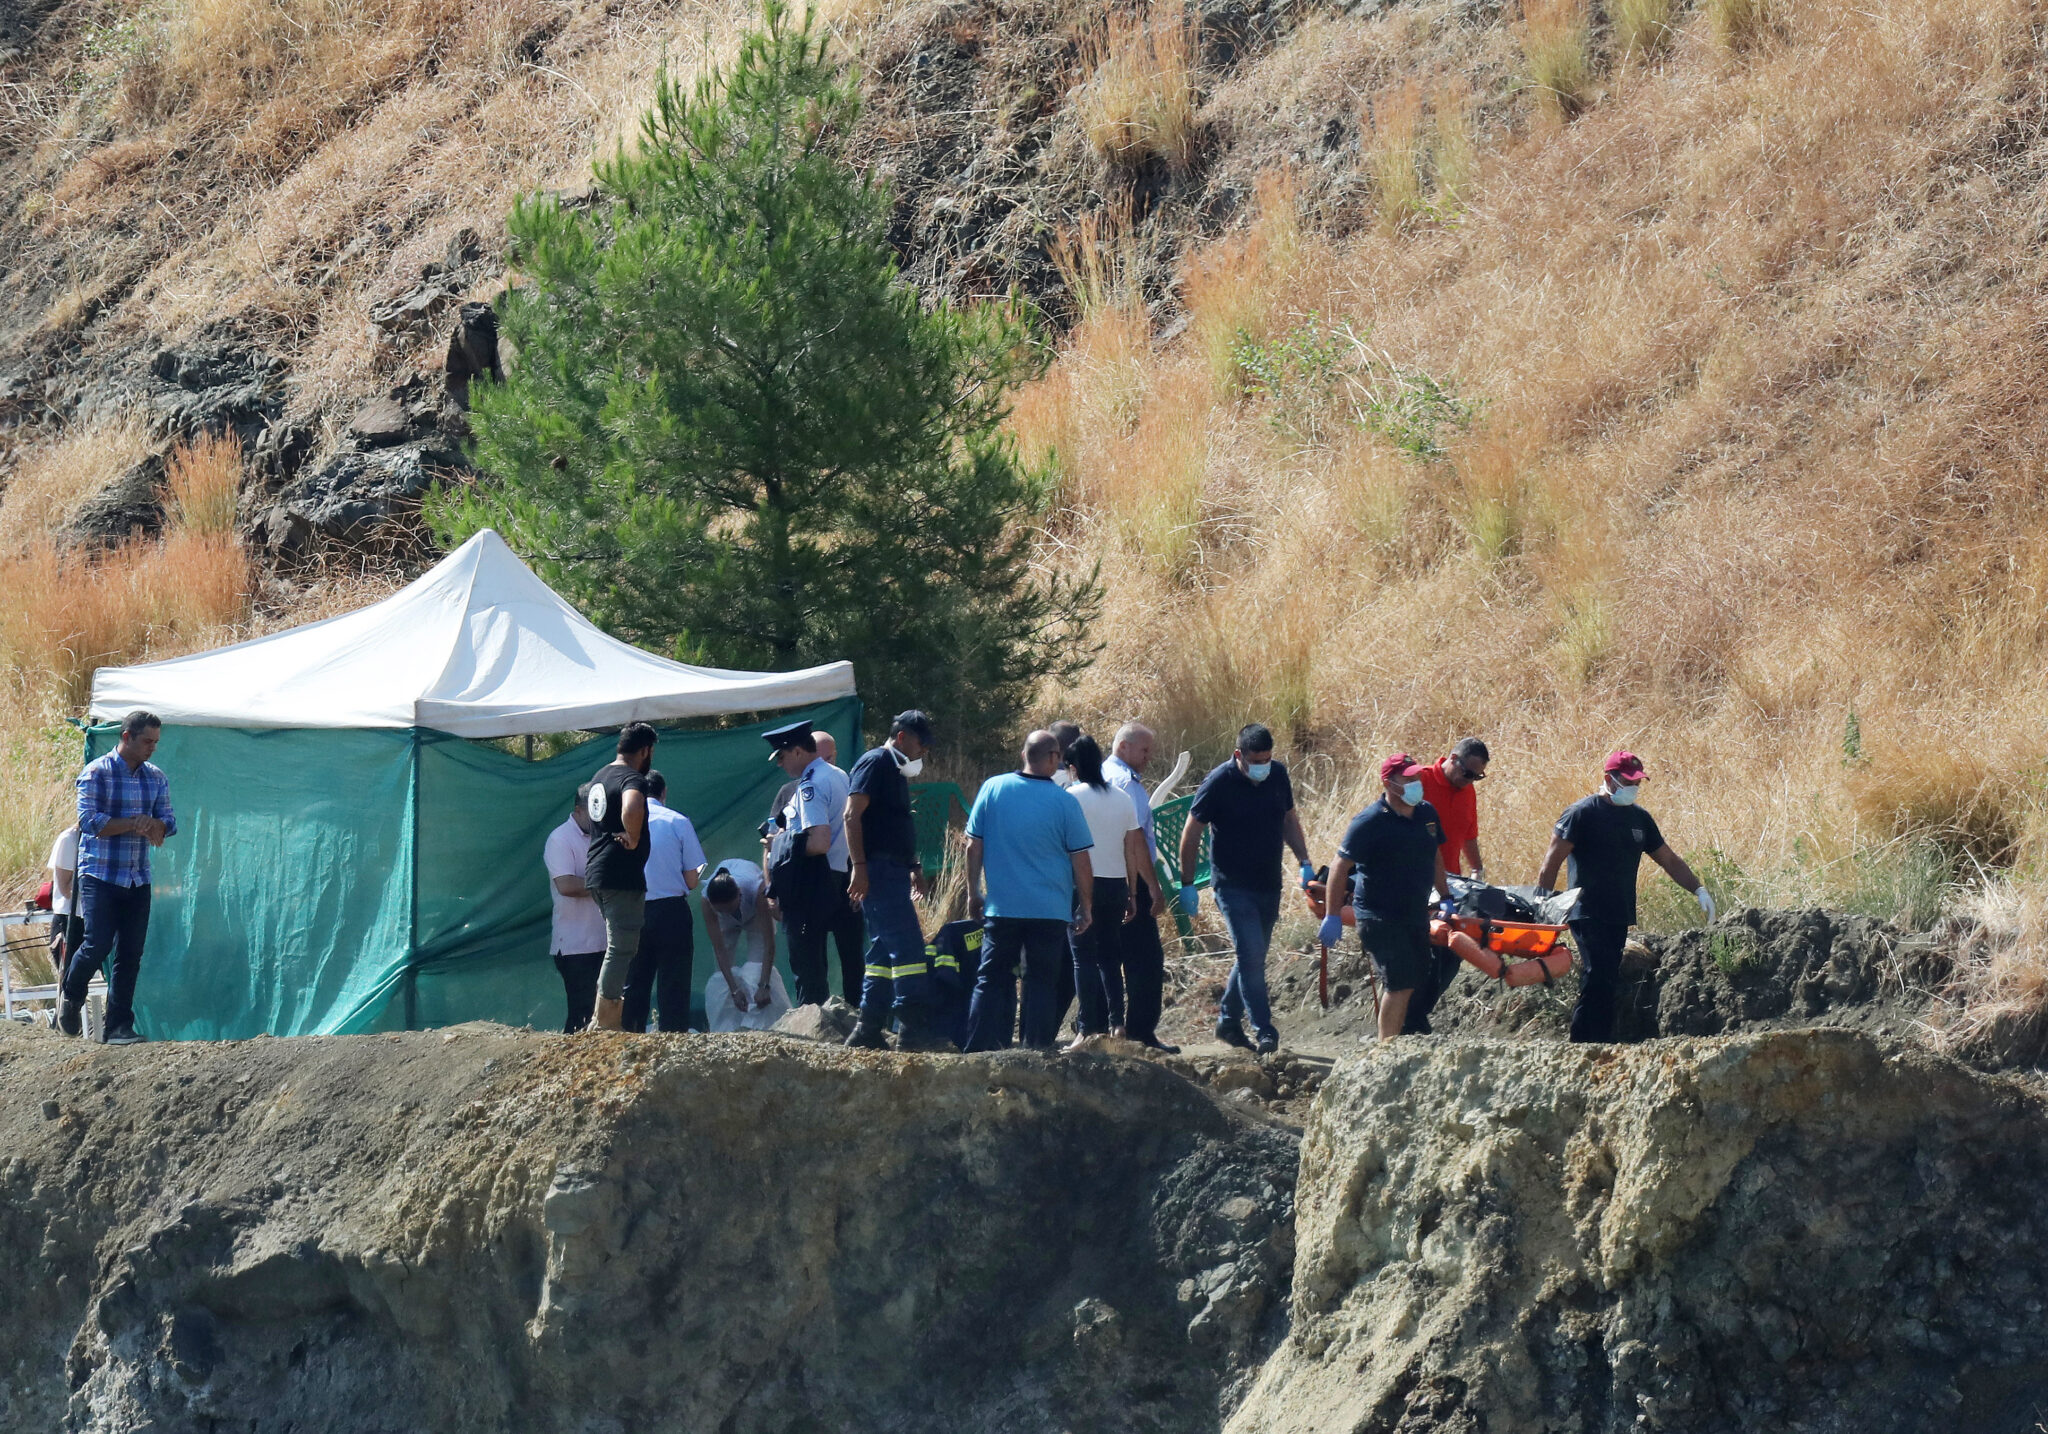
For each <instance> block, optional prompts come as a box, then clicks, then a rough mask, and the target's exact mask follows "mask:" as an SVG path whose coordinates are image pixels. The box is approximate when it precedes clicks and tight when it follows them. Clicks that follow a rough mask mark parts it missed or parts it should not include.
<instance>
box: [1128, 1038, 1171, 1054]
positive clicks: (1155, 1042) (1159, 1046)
mask: <svg viewBox="0 0 2048 1434" xmlns="http://www.w3.org/2000/svg"><path fill="white" fill-rule="evenodd" d="M1138 1044H1139V1045H1141V1046H1143V1047H1144V1048H1145V1049H1146V1050H1148V1051H1157V1052H1159V1053H1160V1054H1161V1055H1163V1056H1177V1055H1179V1054H1180V1047H1179V1046H1169V1045H1168V1044H1167V1043H1166V1042H1164V1041H1162V1040H1160V1039H1159V1037H1157V1036H1147V1037H1145V1039H1144V1040H1142V1041H1140V1042H1138Z"/></svg>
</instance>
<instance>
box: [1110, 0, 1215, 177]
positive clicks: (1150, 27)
mask: <svg viewBox="0 0 2048 1434" xmlns="http://www.w3.org/2000/svg"><path fill="white" fill-rule="evenodd" d="M1199 23H1200V22H1199V19H1198V17H1197V16H1196V14H1195V12H1194V10H1193V9H1192V8H1190V7H1189V6H1187V5H1184V4H1181V3H1178V0H1152V3H1150V4H1149V5H1148V6H1147V7H1146V8H1145V9H1143V10H1141V11H1140V10H1126V9H1121V8H1119V9H1113V10H1111V11H1110V12H1109V14H1108V15H1107V16H1106V17H1105V18H1104V20H1103V22H1102V24H1101V25H1100V26H1099V27H1097V28H1096V29H1094V30H1092V31H1090V32H1089V34H1088V37H1087V38H1086V39H1085V40H1084V41H1083V42H1082V47H1081V54H1082V63H1083V64H1084V65H1086V66H1087V67H1088V69H1089V71H1090V72H1091V73H1090V75H1089V79H1088V83H1087V85H1086V87H1085V89H1084V91H1083V93H1082V95H1081V97H1080V104H1081V110H1082V124H1083V126H1084V127H1085V128H1086V130H1087V134H1088V140H1089V143H1090V144H1092V145H1094V147H1095V151H1096V153H1098V154H1100V155H1101V156H1102V157H1103V158H1104V159H1106V160H1108V161H1110V162H1111V163H1112V164H1118V165H1124V166H1127V167H1136V166H1137V165H1140V164H1143V163H1144V162H1145V161H1146V160H1148V159H1150V158H1152V157H1154V156H1157V157H1158V158H1159V159H1161V160H1163V161H1164V162H1165V164H1166V166H1167V168H1169V169H1170V170H1172V171H1174V172H1175V173H1183V172H1185V171H1186V170H1187V168H1188V165H1189V162H1190V161H1191V160H1192V158H1193V156H1194V148H1195V135H1196V124H1195V69H1196V66H1197V64H1198V63H1199V60H1200V55H1201V50H1200V44H1199V40H1198V38H1197V27H1198V25H1199Z"/></svg>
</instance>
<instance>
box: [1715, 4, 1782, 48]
mask: <svg viewBox="0 0 2048 1434" xmlns="http://www.w3.org/2000/svg"><path fill="white" fill-rule="evenodd" d="M1700 8H1701V9H1702V10H1703V11H1704V12H1705V13H1706V17H1707V28H1708V30H1709V31H1711V32H1712V34H1713V36H1714V40H1715V43H1717V44H1719V45H1720V46H1721V47H1722V48H1723V49H1728V50H1740V49H1744V48H1746V47H1748V46H1750V45H1753V44H1755V43H1756V42H1757V41H1758V40H1760V39H1762V38H1763V36H1764V34H1765V32H1766V31H1767V30H1768V29H1769V27H1770V23H1771V0H1703V3H1702V5H1701V7H1700Z"/></svg>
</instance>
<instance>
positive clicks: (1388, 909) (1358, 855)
mask: <svg viewBox="0 0 2048 1434" xmlns="http://www.w3.org/2000/svg"><path fill="white" fill-rule="evenodd" d="M1442 841H1443V823H1442V822H1440V821H1438V820H1437V815H1436V808H1435V807H1432V806H1431V805H1430V804H1429V803H1428V802H1418V803H1417V804H1416V805H1415V807H1414V808H1413V809H1412V810H1411V811H1410V812H1409V814H1408V815H1407V816H1405V817H1404V816H1402V815H1401V814H1400V813H1399V812H1397V811H1395V810H1394V809H1393V808H1392V807H1390V806H1388V805H1387V799H1386V798H1385V797H1381V798H1380V799H1379V800H1378V801H1376V802H1374V803H1373V804H1372V805H1371V806H1369V807H1367V808H1366V809H1365V810H1364V811H1362V812H1360V813H1359V814H1358V815H1357V816H1355V817H1353V818H1352V819H1351V826H1350V828H1349V829H1348V830H1346V831H1345V833H1344V840H1343V842H1342V843H1340V844H1339V845H1338V847H1337V855H1339V856H1341V857H1343V858H1344V859H1345V860H1346V861H1349V862H1350V863H1351V864H1352V865H1353V866H1355V867H1357V868H1358V877H1357V881H1356V884H1355V885H1354V887H1353V888H1352V890H1353V897H1352V901H1353V904H1354V905H1355V906H1356V907H1357V908H1358V914H1359V915H1360V916H1361V917H1364V916H1376V917H1378V918H1379V919H1380V920H1382V921H1395V922H1423V921H1427V920H1428V919H1429V893H1430V891H1431V889H1432V888H1433V887H1434V886H1435V885H1436V849H1437V846H1438V844H1439V843H1441V842H1442Z"/></svg>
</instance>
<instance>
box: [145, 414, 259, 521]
mask: <svg viewBox="0 0 2048 1434" xmlns="http://www.w3.org/2000/svg"><path fill="white" fill-rule="evenodd" d="M241 483H242V443H241V440H240V439H238V438H236V437H235V436H234V435H233V434H231V433H229V434H212V433H207V434H202V435H200V436H199V437H198V438H195V439H194V440H192V442H190V443H181V444H179V445H178V446H177V447H175V448H173V449H172V450H171V452H170V457H169V459H168V461H167V462H166V463H165V465H164V493H163V504H164V514H165V516H166V518H167V519H168V521H169V522H170V523H171V525H172V526H173V527H175V528H177V529H179V530H181V531H183V532H185V533H189V534H192V535H195V536H203V537H213V538H225V537H231V536H233V534H234V531H235V497H236V494H237V492H238V491H239V490H240V488H241Z"/></svg>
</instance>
